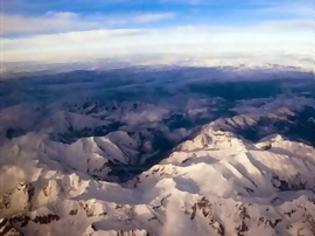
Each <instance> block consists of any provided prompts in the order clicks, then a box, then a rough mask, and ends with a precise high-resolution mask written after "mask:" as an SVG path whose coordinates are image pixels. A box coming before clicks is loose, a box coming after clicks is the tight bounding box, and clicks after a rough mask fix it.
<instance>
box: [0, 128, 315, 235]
mask: <svg viewBox="0 0 315 236" xmlns="http://www.w3.org/2000/svg"><path fill="white" fill-rule="evenodd" d="M213 126H214V124H210V125H208V126H205V127H204V128H203V129H202V130H201V131H200V133H199V134H198V135H196V136H195V137H194V138H193V139H191V140H188V141H186V142H184V143H182V144H181V145H179V146H178V147H177V148H176V150H174V152H173V153H171V154H170V155H169V157H168V158H166V159H165V160H164V161H163V162H161V163H160V164H158V165H155V166H153V167H152V168H150V169H149V170H148V171H146V172H143V173H142V174H140V175H139V176H138V177H136V178H135V179H133V180H131V181H129V182H127V183H125V184H117V183H110V182H106V181H97V180H95V178H91V177H90V175H88V174H87V172H86V171H84V168H83V167H82V170H81V169H80V168H81V167H80V168H79V167H78V166H79V164H78V163H75V161H73V162H71V161H69V162H68V165H65V164H64V163H66V162H65V161H64V160H67V155H69V158H70V156H71V157H72V159H73V158H74V157H76V158H77V160H81V156H80V155H82V158H83V156H84V157H86V156H87V155H83V154H82V153H87V151H89V152H90V153H94V154H95V153H97V152H101V150H102V148H100V147H104V146H106V145H107V144H105V143H106V142H107V141H105V140H108V139H111V137H104V138H88V139H82V140H79V141H78V142H76V143H74V144H73V145H75V146H71V145H69V146H68V147H67V148H65V146H63V147H62V148H60V147H59V145H60V144H55V146H54V147H53V148H52V146H50V148H52V149H54V150H57V149H58V148H57V147H59V149H62V150H63V151H62V153H61V152H55V155H56V156H59V157H60V158H61V155H64V157H65V159H64V160H61V159H60V158H59V159H54V158H52V157H53V156H50V158H48V156H49V155H51V152H50V151H51V150H49V148H47V146H46V145H45V143H44V144H43V143H42V142H40V141H36V140H37V139H36V136H35V135H34V137H33V140H32V137H31V136H28V137H24V140H23V138H21V139H22V140H14V142H13V143H11V144H8V145H9V146H7V147H6V148H3V149H2V151H1V156H6V158H4V159H2V160H1V161H2V163H1V175H0V176H1V183H6V184H5V185H3V186H2V187H1V204H0V212H1V218H2V220H1V222H0V226H1V230H2V232H4V231H7V232H14V233H16V234H17V235H18V232H20V233H24V234H25V235H47V233H50V234H51V235H65V234H67V235H117V234H118V235H148V234H150V235H196V234H197V235H253V234H256V235H312V234H313V232H314V230H315V193H314V192H315V184H314V183H315V175H314V173H315V158H314V157H315V150H314V148H313V147H311V146H308V145H306V144H302V143H299V142H294V141H289V140H285V139H283V138H282V137H281V136H280V135H278V136H271V137H269V138H266V139H265V140H263V141H261V142H259V143H252V142H249V141H246V140H243V139H242V138H240V137H238V136H236V135H234V134H233V133H230V132H224V131H218V130H215V129H214V127H213ZM120 135H122V136H123V134H120ZM118 137H119V140H124V139H123V138H122V139H121V136H118ZM37 138H38V137H37ZM114 139H115V138H114V137H112V139H111V140H112V141H114ZM23 141H24V144H25V145H26V143H27V142H30V141H31V143H32V146H31V147H30V145H29V146H28V148H26V147H22V146H21V145H23ZM92 141H93V142H92ZM10 145H13V146H10ZM50 145H51V144H50ZM63 145H65V144H63ZM111 145H112V144H111ZM121 145H123V144H121ZM48 146H49V145H48ZM106 147H107V146H106ZM72 148H73V150H76V152H72V151H71V150H72ZM34 150H36V152H34ZM39 150H42V152H40V151H39ZM106 150H112V149H110V148H109V149H107V148H106ZM114 150H115V149H114ZM113 152H115V156H119V155H118V153H119V152H117V153H116V151H113ZM32 153H33V154H32ZM34 153H36V155H37V156H34V155H35V154H34ZM40 153H42V154H40ZM43 153H45V155H43ZM98 155H99V154H98ZM13 157H15V159H14V160H13V159H12V158H13ZM121 157H123V158H122V159H118V161H124V160H127V159H126V156H123V155H122V156H121ZM40 158H42V159H40ZM103 159H105V158H103ZM84 161H86V160H84ZM84 161H83V162H80V163H85V162H84ZM94 163H97V161H96V162H94ZM72 165H77V166H76V167H77V168H78V170H74V169H71V168H73V167H74V166H72ZM97 166H98V167H99V166H100V165H99V164H97ZM69 167H71V168H69ZM85 167H86V166H85ZM7 183H10V184H7ZM4 187H5V188H4Z"/></svg>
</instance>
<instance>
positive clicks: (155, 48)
mask: <svg viewBox="0 0 315 236" xmlns="http://www.w3.org/2000/svg"><path fill="white" fill-rule="evenodd" d="M71 17H72V16H71ZM301 24H303V25H308V23H307V22H304V23H303V22H299V23H298V22H297V23H296V25H295V26H294V24H293V25H292V22H285V21H279V22H270V23H269V24H268V23H264V24H261V25H257V26H253V27H232V28H227V27H190V26H187V27H173V28H163V29H132V30H131V29H129V30H126V29H122V30H91V31H78V32H70V33H59V34H49V35H37V36H31V37H25V38H14V39H8V38H6V39H5V38H2V39H1V44H2V48H3V49H2V58H1V60H2V61H3V62H15V63H17V62H18V63H19V62H36V63H69V62H71V63H74V62H80V63H85V62H91V61H97V60H117V61H119V60H121V61H127V62H130V63H139V64H167V63H170V64H172V63H184V64H185V63H187V64H198V65H200V64H202V65H217V64H229V65H231V64H239V63H244V64H257V65H262V64H268V63H274V64H283V65H290V66H300V67H305V68H311V67H312V66H313V65H312V52H313V49H314V42H313V36H314V34H313V31H311V30H309V28H308V27H304V28H301V27H300V25H301ZM284 26H286V27H284Z"/></svg>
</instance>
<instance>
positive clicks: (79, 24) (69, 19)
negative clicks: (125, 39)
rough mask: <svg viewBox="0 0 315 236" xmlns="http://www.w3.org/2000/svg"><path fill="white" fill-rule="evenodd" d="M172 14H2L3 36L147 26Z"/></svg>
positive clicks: (171, 17)
mask: <svg viewBox="0 0 315 236" xmlns="http://www.w3.org/2000/svg"><path fill="white" fill-rule="evenodd" d="M175 17H176V15H175V13H172V12H151V13H150V12H149V13H134V14H128V15H104V14H95V15H86V16H84V15H79V14H76V13H73V12H47V13H46V14H44V15H39V16H25V15H14V14H6V13H0V20H1V27H0V35H8V34H25V33H28V34H34V33H53V32H55V33H56V32H67V31H81V30H91V29H100V28H106V27H113V26H124V25H128V26H130V25H132V24H147V23H154V22H159V21H165V20H171V19H173V18H175Z"/></svg>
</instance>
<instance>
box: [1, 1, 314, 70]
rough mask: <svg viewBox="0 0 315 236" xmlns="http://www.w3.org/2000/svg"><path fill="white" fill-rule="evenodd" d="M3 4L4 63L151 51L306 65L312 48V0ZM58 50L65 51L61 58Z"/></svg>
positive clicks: (147, 55) (163, 55)
mask: <svg viewBox="0 0 315 236" xmlns="http://www.w3.org/2000/svg"><path fill="white" fill-rule="evenodd" d="M0 4H1V5H0V20H1V28H0V37H1V42H2V44H3V45H4V46H5V49H3V50H2V51H3V53H2V54H3V55H2V57H1V61H3V62H22V61H27V62H30V61H32V62H33V61H35V62H37V63H39V62H41V63H55V62H59V61H60V60H61V59H63V60H61V61H62V62H70V61H71V62H73V61H74V60H77V61H87V60H88V61H93V60H100V59H107V60H110V59H111V60H112V59H115V60H119V59H121V60H122V59H124V60H131V61H134V59H131V58H135V57H136V58H141V56H142V58H143V60H146V61H148V60H149V58H150V57H151V58H152V57H153V56H152V55H153V54H154V56H155V57H156V58H155V59H154V60H153V59H152V60H151V61H153V62H152V63H159V62H157V61H158V60H161V61H166V62H168V61H170V62H172V63H174V62H175V63H176V60H177V59H176V57H178V58H183V55H184V56H185V57H186V61H188V62H190V61H191V63H194V62H195V61H198V60H199V61H205V60H206V61H210V62H209V63H210V64H211V63H217V62H216V60H217V59H218V58H220V60H221V61H225V62H224V63H228V59H229V58H230V59H231V58H233V60H234V59H236V58H237V57H238V59H237V60H236V61H239V59H240V58H243V59H244V58H245V59H247V60H248V61H252V58H250V57H251V56H255V57H256V58H260V57H264V58H265V60H264V61H262V62H261V63H275V62H277V60H278V61H281V56H282V57H288V56H289V55H291V56H292V55H294V56H295V59H296V60H295V61H292V62H291V64H299V63H300V64H303V62H302V61H304V62H305V63H306V64H307V61H309V60H311V59H310V57H311V56H310V55H309V54H310V52H308V51H311V50H312V48H313V44H312V40H311V37H312V36H313V27H314V21H313V20H314V19H313V15H314V0H298V1H296V0H273V1H272V0H242V1H240V0H239V1H236V0H216V1H214V0H208V1H207V0H155V1H153V0H94V1H93V0H92V1H88V0H72V1H61V0H54V1H48V0H46V1H44V0H0ZM74 37H75V38H74ZM69 38H71V40H69ZM70 41H71V42H70ZM51 47H53V49H52V48H51ZM200 47H202V48H203V49H204V50H202V51H200V50H199V48H200ZM3 48H4V47H3ZM152 48H153V49H154V50H151V49H152ZM111 49H115V50H116V52H117V53H116V54H115V53H114V52H113V50H111ZM159 49H160V50H159ZM218 49H220V50H218ZM60 51H62V52H63V53H65V54H66V56H64V57H62V58H60V56H58V54H60ZM152 51H153V52H152ZM93 52H94V54H93ZM30 55H32V57H31V56H30ZM139 55H141V56H139ZM157 55H158V57H157ZM64 58H66V59H64ZM75 58H76V59H75ZM144 58H145V59H144ZM158 58H160V59H158ZM161 58H162V59H161ZM170 58H172V59H170ZM194 58H196V59H194ZM233 60H232V59H231V63H230V64H233V63H232V61H233ZM149 61H150V60H149ZM299 61H300V62H299ZM287 64H290V63H289V62H287Z"/></svg>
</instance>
